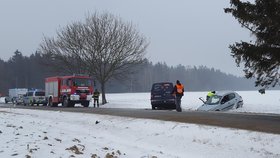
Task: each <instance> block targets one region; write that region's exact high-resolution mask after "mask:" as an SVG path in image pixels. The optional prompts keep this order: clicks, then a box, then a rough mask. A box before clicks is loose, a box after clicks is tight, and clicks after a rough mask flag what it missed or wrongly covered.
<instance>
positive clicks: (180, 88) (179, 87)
mask: <svg viewBox="0 0 280 158" xmlns="http://www.w3.org/2000/svg"><path fill="white" fill-rule="evenodd" d="M172 94H173V95H175V104H176V111H177V112H182V108H181V99H182V97H183V96H184V85H183V84H181V83H180V81H179V80H177V81H176V85H175V86H174V88H173V91H172Z"/></svg>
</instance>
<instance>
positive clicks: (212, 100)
mask: <svg viewBox="0 0 280 158" xmlns="http://www.w3.org/2000/svg"><path fill="white" fill-rule="evenodd" d="M221 98H222V96H219V95H213V96H212V97H210V98H209V99H208V100H207V101H206V102H205V104H208V105H215V104H219V102H220V100H221Z"/></svg>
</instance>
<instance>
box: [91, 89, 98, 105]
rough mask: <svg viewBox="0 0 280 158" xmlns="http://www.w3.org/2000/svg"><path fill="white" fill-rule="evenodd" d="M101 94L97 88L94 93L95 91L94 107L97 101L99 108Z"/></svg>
mask: <svg viewBox="0 0 280 158" xmlns="http://www.w3.org/2000/svg"><path fill="white" fill-rule="evenodd" d="M99 96H100V92H99V91H98V90H97V89H95V91H94V93H93V96H92V98H93V107H94V108H95V103H97V107H98V108H99Z"/></svg>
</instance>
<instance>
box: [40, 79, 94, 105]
mask: <svg viewBox="0 0 280 158" xmlns="http://www.w3.org/2000/svg"><path fill="white" fill-rule="evenodd" d="M45 92H46V97H47V100H48V106H58V104H59V103H62V106H63V107H74V106H75V104H76V103H80V104H81V105H83V106H84V107H88V106H89V102H90V100H91V98H92V93H93V80H92V79H91V78H90V77H89V76H84V75H73V76H56V77H48V78H46V79H45Z"/></svg>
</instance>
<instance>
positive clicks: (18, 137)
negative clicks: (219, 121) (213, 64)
mask: <svg viewBox="0 0 280 158" xmlns="http://www.w3.org/2000/svg"><path fill="white" fill-rule="evenodd" d="M238 93H239V94H240V95H241V96H242V97H243V100H244V106H243V108H242V109H238V110H231V111H230V112H250V113H273V114H280V95H279V94H280V91H267V92H266V94H264V95H261V94H259V93H258V92H256V91H251V92H250V91H240V92H238ZM205 95H206V92H187V93H185V96H184V98H183V100H182V107H183V110H196V108H197V107H199V106H200V105H201V101H200V100H199V99H198V97H205ZM149 98H150V94H149V93H121V94H108V95H107V100H108V102H109V103H108V104H106V105H105V106H101V107H103V108H151V106H150V101H149ZM0 101H3V98H2V100H1V99H0ZM0 106H1V104H0ZM11 106H12V105H11ZM91 106H92V105H91ZM89 110H94V109H93V108H89ZM174 113H176V112H175V111H174ZM0 140H1V144H0V157H1V158H2V157H3V158H6V157H17V158H22V157H32V158H33V157H40V158H49V157H54V158H57V157H62V158H64V157H65V158H69V157H79V158H87V157H88V158H91V157H101V158H103V157H108V158H109V157H114V156H115V157H126V158H156V157H157V158H161V157H164V158H172V157H174V158H175V157H180V158H181V157H182V158H185V157H201V158H205V157H207V158H224V157H233V158H236V157H240V158H244V157H246V158H250V157H252V158H258V157H265V158H267V157H268V158H269V157H271V158H278V157H280V150H279V149H280V148H279V146H280V135H277V134H268V133H261V132H253V131H246V130H239V129H230V128H220V127H215V126H205V125H196V124H186V123H177V122H169V121H157V120H148V119H136V118H126V117H116V116H105V115H93V114H80V113H68V112H54V111H37V110H25V109H13V108H0Z"/></svg>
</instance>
